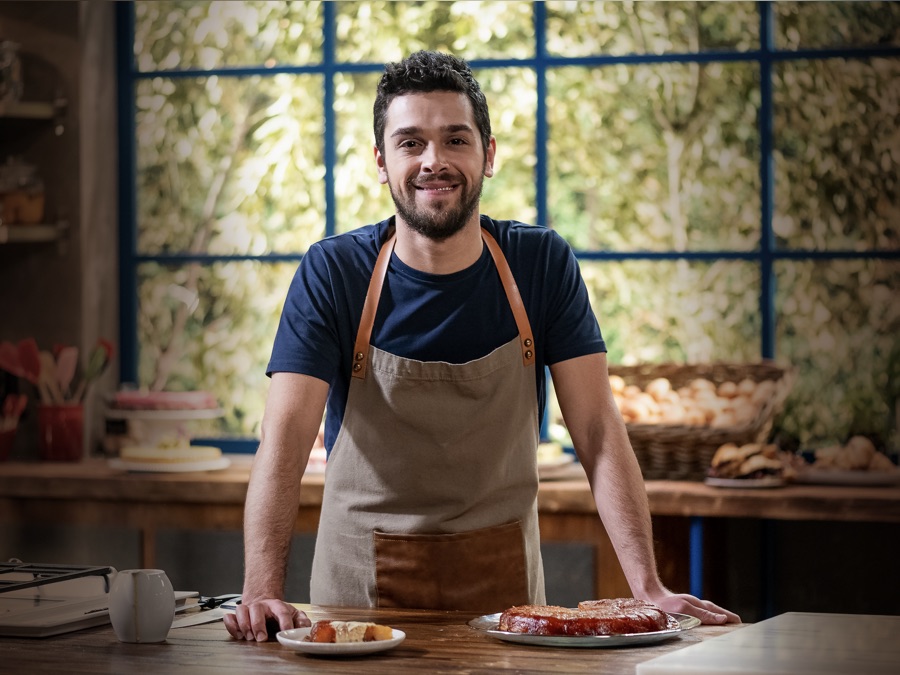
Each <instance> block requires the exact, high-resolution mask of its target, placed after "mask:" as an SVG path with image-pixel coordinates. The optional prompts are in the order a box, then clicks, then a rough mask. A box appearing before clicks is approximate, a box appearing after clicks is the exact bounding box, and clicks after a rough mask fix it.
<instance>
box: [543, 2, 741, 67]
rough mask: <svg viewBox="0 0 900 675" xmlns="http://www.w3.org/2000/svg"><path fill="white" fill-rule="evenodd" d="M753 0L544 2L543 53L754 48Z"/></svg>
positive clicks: (619, 53) (610, 52) (579, 53)
mask: <svg viewBox="0 0 900 675" xmlns="http://www.w3.org/2000/svg"><path fill="white" fill-rule="evenodd" d="M758 47H759V17H758V15H757V12H756V4H755V3H753V2H728V3H719V2H570V1H566V2H560V1H556V2H548V3H547V51H549V52H550V53H551V54H560V55H562V56H591V55H600V54H612V55H619V56H620V55H622V54H665V53H673V52H702V51H708V50H738V51H746V50H748V49H757V48H758Z"/></svg>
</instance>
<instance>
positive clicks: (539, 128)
mask: <svg viewBox="0 0 900 675" xmlns="http://www.w3.org/2000/svg"><path fill="white" fill-rule="evenodd" d="M772 4H773V3H771V2H758V3H757V8H758V18H759V41H760V43H759V48H758V49H753V50H747V51H704V52H678V53H666V54H628V55H622V56H610V55H595V56H583V57H564V56H556V55H550V54H548V52H547V48H546V30H545V27H546V6H545V2H543V1H537V2H533V3H532V20H533V25H534V40H535V43H534V52H533V53H534V56H533V57H530V58H524V59H520V58H500V59H472V60H470V61H469V64H470V65H471V66H472V67H473V68H474V69H482V68H530V69H531V70H533V71H534V73H535V76H536V82H537V108H536V120H535V123H536V134H535V158H536V166H535V171H534V181H535V211H536V222H537V223H547V222H548V203H547V185H548V169H547V166H548V150H547V142H548V122H547V107H546V96H547V81H546V75H547V72H548V70H550V69H554V68H560V67H567V66H575V67H589V68H596V67H604V66H609V65H616V64H654V63H690V62H704V63H710V62H723V61H741V62H753V63H756V64H758V67H759V75H760V108H759V122H758V125H759V127H758V131H759V138H760V153H759V157H760V159H759V177H760V206H761V208H760V218H761V222H760V240H759V247H758V248H757V249H755V250H751V251H735V250H721V251H708V250H693V251H653V252H650V251H598V250H575V255H576V257H577V258H578V259H579V260H591V261H610V262H618V261H625V260H650V261H654V260H657V261H669V260H687V261H699V262H714V261H717V260H742V261H747V262H751V263H754V264H756V265H757V266H758V268H759V271H760V279H761V288H760V296H759V305H758V307H759V314H760V317H761V331H760V336H759V337H760V345H759V354H760V357H761V358H763V359H773V358H774V357H775V354H776V337H775V331H776V326H775V323H776V315H775V311H776V308H775V290H776V289H775V265H776V263H777V262H779V261H784V260H795V261H829V260H846V259H886V260H900V250H885V249H868V250H828V251H818V250H810V249H789V248H778V247H777V245H776V242H775V236H774V231H773V223H772V221H773V214H774V190H775V186H774V160H773V147H774V137H773V134H774V131H773V116H774V109H773V93H772V82H773V71H774V67H775V65H776V64H777V63H779V62H783V61H795V60H804V59H816V60H818V59H827V58H849V59H852V58H872V57H889V58H897V57H900V47H897V46H871V47H861V48H826V49H820V48H817V49H800V50H779V49H776V47H775V38H774V30H773V29H774V13H773V10H772ZM321 8H322V12H323V17H322V18H323V31H324V35H323V46H322V61H321V63H317V64H306V65H279V66H276V67H272V68H265V67H222V68H215V69H210V70H204V69H197V68H192V69H183V70H157V71H138V70H137V67H136V63H135V58H134V54H133V51H134V50H133V45H134V4H133V2H127V3H126V2H122V3H117V4H116V33H117V38H118V40H117V48H116V49H117V80H118V93H117V107H118V122H119V125H118V145H119V166H120V181H119V186H118V194H119V289H120V296H119V297H120V301H119V313H120V331H119V344H120V354H121V362H120V368H121V370H120V377H121V380H122V381H124V382H129V381H132V382H133V381H136V379H137V366H138V344H137V319H138V306H137V278H138V275H137V271H138V267H139V265H140V264H142V263H146V262H158V263H187V262H199V263H202V264H213V263H217V262H236V261H248V260H253V261H260V262H287V261H295V262H299V261H300V260H301V259H302V257H303V253H302V252H296V253H273V254H268V255H260V256H257V255H196V254H190V255H189V254H184V255H179V254H165V255H142V254H139V253H138V251H137V249H136V241H137V217H136V206H135V205H136V189H137V188H136V183H137V181H136V177H137V165H136V106H135V89H136V84H137V82H138V81H139V80H141V79H147V78H152V77H156V76H160V75H164V76H166V77H197V76H209V75H220V76H224V77H248V76H253V75H262V76H270V75H275V74H278V73H289V74H310V73H312V74H318V75H321V76H322V79H323V89H324V91H323V107H324V111H323V112H324V162H325V178H324V181H323V190H324V191H325V235H326V236H330V235H332V234H334V233H335V232H336V227H335V223H336V196H335V189H334V171H335V166H336V163H337V156H336V133H337V132H336V121H335V113H334V106H333V104H334V97H335V92H334V80H335V76H336V75H337V74H339V73H363V72H381V71H382V69H383V67H384V64H382V63H346V62H338V61H337V60H336V42H337V39H336V16H337V3H336V2H323V3H322V4H321ZM216 443H217V444H218V445H220V446H222V447H223V449H224V450H225V451H226V452H254V451H255V449H256V447H257V445H258V439H246V438H225V439H221V438H218V439H216Z"/></svg>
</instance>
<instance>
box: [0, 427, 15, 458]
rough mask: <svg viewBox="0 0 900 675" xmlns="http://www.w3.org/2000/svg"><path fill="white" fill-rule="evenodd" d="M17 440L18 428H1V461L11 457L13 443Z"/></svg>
mask: <svg viewBox="0 0 900 675" xmlns="http://www.w3.org/2000/svg"><path fill="white" fill-rule="evenodd" d="M15 442H16V428H15V427H13V428H12V429H6V430H0V462H5V461H6V460H7V459H9V454H10V453H11V452H12V447H13V443H15Z"/></svg>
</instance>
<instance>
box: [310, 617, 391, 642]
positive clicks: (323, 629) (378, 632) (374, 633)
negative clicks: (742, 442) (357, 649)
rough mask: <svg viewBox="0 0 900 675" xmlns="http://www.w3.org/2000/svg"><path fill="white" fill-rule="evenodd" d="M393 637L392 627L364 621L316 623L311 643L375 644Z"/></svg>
mask: <svg viewBox="0 0 900 675" xmlns="http://www.w3.org/2000/svg"><path fill="white" fill-rule="evenodd" d="M393 636H394V632H393V631H392V630H391V628H390V627H388V626H381V625H379V624H377V623H368V622H363V621H330V620H326V621H316V622H315V623H314V624H313V625H312V628H311V629H310V631H309V641H310V642H374V641H375V640H390V639H391V638H392V637H393Z"/></svg>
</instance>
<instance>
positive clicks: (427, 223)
mask: <svg viewBox="0 0 900 675" xmlns="http://www.w3.org/2000/svg"><path fill="white" fill-rule="evenodd" d="M406 187H407V190H408V191H409V194H410V195H413V194H415V189H416V188H415V185H414V183H413V181H407V183H406ZM388 188H389V189H390V191H391V199H393V200H394V207H395V208H396V209H397V215H398V216H400V217H401V218H402V219H403V220H404V222H406V224H407V225H409V226H410V228H412V230H413V231H415V232H417V233H419V234H421V235H422V236H424V237H428V238H429V239H431V240H432V241H444V240H446V239H448V238H450V237H452V236H453V235H454V234H456V233H457V232H459V231H460V230H462V229H463V228H464V227H465V225H466V223H467V222H469V218H471V217H472V214H473V213H475V211H476V209H477V208H478V203H479V202H480V201H481V193H482V190H483V189H484V181H483V180H482V181H481V182H480V183H479V184H478V189H477V190H472V191H471V194H469V193H467V191H466V190H467V186H466V184H463V190H464V192H463V195H462V198H461V199H460V201H459V203H458V204H457V205H456V206H453V207H451V208H449V209H447V210H443V211H435V212H434V213H424V212H423V211H420V210H419V209H417V208H416V206H415V204H414V203H407V202H405V201H404V200H403V199H401V198H399V197H398V196H397V195H396V194H395V193H394V188H393V187H392V186H391V185H390V183H389V184H388Z"/></svg>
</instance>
